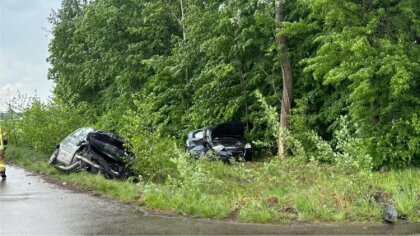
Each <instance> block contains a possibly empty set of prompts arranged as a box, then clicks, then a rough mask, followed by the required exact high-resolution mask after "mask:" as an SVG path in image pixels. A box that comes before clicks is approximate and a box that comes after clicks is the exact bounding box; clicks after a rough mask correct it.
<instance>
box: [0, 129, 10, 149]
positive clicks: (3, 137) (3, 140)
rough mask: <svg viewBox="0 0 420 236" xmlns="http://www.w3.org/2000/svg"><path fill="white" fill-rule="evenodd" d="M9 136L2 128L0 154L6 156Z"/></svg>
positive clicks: (0, 132) (0, 131) (0, 130)
mask: <svg viewBox="0 0 420 236" xmlns="http://www.w3.org/2000/svg"><path fill="white" fill-rule="evenodd" d="M7 142H8V140H7V134H6V131H5V130H4V129H3V128H1V127H0V154H4V152H5V150H6V147H7Z"/></svg>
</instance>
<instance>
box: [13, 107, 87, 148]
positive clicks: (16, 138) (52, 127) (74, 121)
mask: <svg viewBox="0 0 420 236" xmlns="http://www.w3.org/2000/svg"><path fill="white" fill-rule="evenodd" d="M83 110H84V107H83V106H79V107H77V108H76V107H70V106H64V105H60V104H58V103H52V104H43V103H41V102H40V101H35V102H34V103H33V104H32V106H31V107H30V108H28V109H27V110H26V111H25V112H24V113H23V116H22V117H21V118H20V119H19V120H8V121H6V122H5V126H6V129H7V130H8V132H9V133H10V136H11V138H10V141H11V143H12V144H15V145H19V146H25V147H31V148H34V149H35V150H37V151H41V152H44V153H50V152H52V151H53V150H54V148H55V146H56V145H57V144H59V143H60V142H61V140H62V139H63V138H65V137H66V136H67V135H69V134H70V133H72V132H73V131H74V130H76V129H78V128H80V127H83V126H85V125H86V123H87V121H86V119H85V118H84V116H83V115H82V112H83Z"/></svg>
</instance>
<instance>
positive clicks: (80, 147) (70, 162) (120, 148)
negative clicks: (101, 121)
mask: <svg viewBox="0 0 420 236" xmlns="http://www.w3.org/2000/svg"><path fill="white" fill-rule="evenodd" d="M134 159H135V157H134V154H133V153H132V152H131V151H129V150H128V149H127V143H126V141H125V140H124V139H123V138H121V137H119V136H118V135H116V134H114V133H110V132H103V131H99V130H95V129H93V128H80V129H78V130H76V131H75V132H73V133H72V134H70V135H69V136H67V137H66V138H65V139H64V140H63V141H62V142H61V143H60V144H59V145H58V146H57V148H56V149H55V150H54V152H53V154H52V155H51V158H50V160H49V164H50V165H54V166H55V167H56V168H58V169H60V170H63V171H67V172H79V171H82V170H84V171H88V172H91V173H99V174H103V175H104V176H105V177H107V178H114V179H126V178H128V177H129V176H131V175H132V165H133V163H134Z"/></svg>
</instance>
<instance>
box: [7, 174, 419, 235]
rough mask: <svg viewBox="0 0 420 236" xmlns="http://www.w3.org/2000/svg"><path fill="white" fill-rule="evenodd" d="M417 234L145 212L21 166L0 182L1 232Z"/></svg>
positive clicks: (405, 227)
mask: <svg viewBox="0 0 420 236" xmlns="http://www.w3.org/2000/svg"><path fill="white" fill-rule="evenodd" d="M34 234H36V235H39V234H42V235H45V234H52V235H63V234H65V235H68V234H78V235H80V234H83V235H85V234H124V235H126V234H195V235H196V234H206V235H208V234H235V235H243V234H253V235H254V234H301V235H302V234H305V235H308V234H382V235H383V234H420V224H413V223H398V224H395V225H386V224H377V225H360V224H346V225H306V224H305V225H302V224H298V225H262V224H240V223H230V222H218V221H209V220H195V219H186V218H182V217H161V216H149V215H147V214H144V213H142V212H141V211H139V210H138V209H137V210H136V209H132V207H131V206H130V205H125V204H120V203H117V202H115V201H112V200H107V199H103V198H97V197H94V196H92V195H89V194H85V193H75V192H72V191H70V190H66V189H63V188H62V187H61V186H58V185H54V184H50V183H47V182H45V181H44V180H43V179H42V178H40V177H38V176H35V175H33V174H31V173H30V172H27V171H25V170H23V169H20V168H16V167H8V178H7V180H6V181H1V182H0V235H34Z"/></svg>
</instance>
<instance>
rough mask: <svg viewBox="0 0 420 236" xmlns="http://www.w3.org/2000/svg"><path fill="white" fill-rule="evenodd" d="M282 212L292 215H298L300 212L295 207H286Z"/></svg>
mask: <svg viewBox="0 0 420 236" xmlns="http://www.w3.org/2000/svg"><path fill="white" fill-rule="evenodd" d="M280 211H281V212H284V213H290V214H298V211H297V210H296V209H295V208H293V207H284V208H282V209H280Z"/></svg>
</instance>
